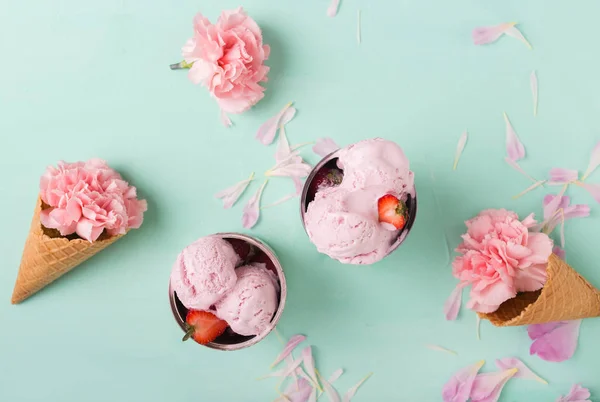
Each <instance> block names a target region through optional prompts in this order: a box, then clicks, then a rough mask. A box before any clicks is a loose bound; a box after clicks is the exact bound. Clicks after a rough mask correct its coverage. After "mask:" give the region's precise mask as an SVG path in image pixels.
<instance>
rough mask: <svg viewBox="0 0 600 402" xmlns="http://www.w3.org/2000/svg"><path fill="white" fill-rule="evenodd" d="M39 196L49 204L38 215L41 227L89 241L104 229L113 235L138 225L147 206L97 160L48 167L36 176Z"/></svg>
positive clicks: (106, 166) (134, 190)
mask: <svg viewBox="0 0 600 402" xmlns="http://www.w3.org/2000/svg"><path fill="white" fill-rule="evenodd" d="M40 197H41V198H42V201H44V203H45V204H47V205H48V206H49V208H45V209H44V210H42V212H41V214H40V221H41V223H42V225H43V226H45V227H46V228H50V229H57V230H58V231H59V232H60V234H61V235H62V236H68V235H71V234H73V233H77V235H79V236H80V237H81V238H83V239H86V240H88V241H90V242H92V241H95V240H96V239H98V237H99V236H100V235H101V234H102V232H103V231H105V230H106V232H107V234H109V235H111V236H113V235H118V234H125V233H126V232H127V229H137V228H139V227H140V225H141V224H142V221H143V219H144V212H145V211H146V209H147V204H146V201H145V200H138V199H137V194H136V189H135V187H132V186H130V185H129V184H128V183H127V182H126V181H124V180H123V179H122V178H121V175H119V173H117V172H116V171H114V170H113V169H111V168H110V167H108V165H107V164H106V162H105V161H103V160H100V159H91V160H89V161H87V162H75V163H66V162H62V161H61V162H59V163H58V167H54V166H49V167H48V168H47V169H46V172H45V173H44V175H43V176H42V178H41V179H40Z"/></svg>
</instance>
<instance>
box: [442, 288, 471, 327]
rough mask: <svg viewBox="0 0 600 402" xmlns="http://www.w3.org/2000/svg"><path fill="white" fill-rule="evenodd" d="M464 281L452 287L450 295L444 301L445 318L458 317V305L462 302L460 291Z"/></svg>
mask: <svg viewBox="0 0 600 402" xmlns="http://www.w3.org/2000/svg"><path fill="white" fill-rule="evenodd" d="M465 286H466V283H462V282H461V283H459V284H458V285H456V286H455V287H454V290H453V291H452V293H450V297H448V300H446V302H445V303H444V315H445V316H446V320H448V321H454V320H456V317H458V312H459V311H460V306H461V304H462V292H463V289H464V287H465Z"/></svg>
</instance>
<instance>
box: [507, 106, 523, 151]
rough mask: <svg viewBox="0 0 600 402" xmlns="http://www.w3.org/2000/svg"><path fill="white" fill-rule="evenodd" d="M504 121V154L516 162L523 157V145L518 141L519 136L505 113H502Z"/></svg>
mask: <svg viewBox="0 0 600 402" xmlns="http://www.w3.org/2000/svg"><path fill="white" fill-rule="evenodd" d="M504 121H505V122H506V155H507V156H508V158H509V159H510V160H512V161H513V162H517V161H518V160H520V159H523V158H524V157H525V147H523V144H522V143H521V141H519V137H518V136H517V133H516V132H515V130H514V129H513V127H512V125H511V124H510V120H508V116H507V115H506V113H504Z"/></svg>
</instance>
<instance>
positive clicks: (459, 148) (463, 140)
mask: <svg viewBox="0 0 600 402" xmlns="http://www.w3.org/2000/svg"><path fill="white" fill-rule="evenodd" d="M468 136H469V134H468V133H467V132H466V131H465V132H463V133H462V135H461V136H460V138H459V139H458V144H457V145H456V153H455V154H454V166H453V167H452V170H456V167H457V166H458V160H459V159H460V156H461V155H462V153H463V151H464V149H465V145H467V138H468Z"/></svg>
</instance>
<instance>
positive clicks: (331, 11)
mask: <svg viewBox="0 0 600 402" xmlns="http://www.w3.org/2000/svg"><path fill="white" fill-rule="evenodd" d="M339 6H340V0H331V3H330V4H329V7H327V15H328V16H330V17H335V16H336V15H337V12H338V7H339Z"/></svg>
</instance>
